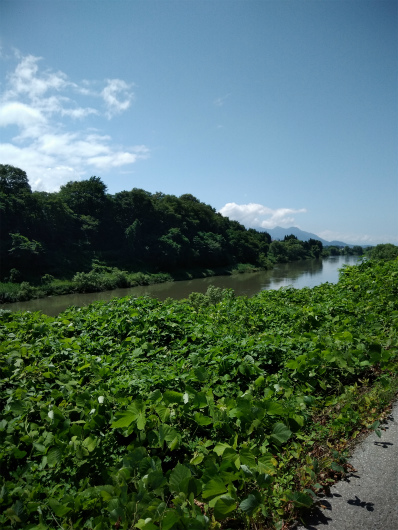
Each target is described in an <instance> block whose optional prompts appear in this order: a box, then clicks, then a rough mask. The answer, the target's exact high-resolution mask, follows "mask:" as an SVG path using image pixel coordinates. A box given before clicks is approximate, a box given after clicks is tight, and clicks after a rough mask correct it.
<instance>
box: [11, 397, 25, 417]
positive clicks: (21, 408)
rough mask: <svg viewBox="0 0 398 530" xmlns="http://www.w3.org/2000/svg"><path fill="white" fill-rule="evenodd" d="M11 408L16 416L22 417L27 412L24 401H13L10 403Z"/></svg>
mask: <svg viewBox="0 0 398 530" xmlns="http://www.w3.org/2000/svg"><path fill="white" fill-rule="evenodd" d="M10 408H11V411H12V412H13V413H14V415H15V416H20V415H21V414H23V413H24V412H25V404H24V402H23V401H13V402H12V403H10Z"/></svg>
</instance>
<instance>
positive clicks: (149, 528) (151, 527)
mask: <svg viewBox="0 0 398 530" xmlns="http://www.w3.org/2000/svg"><path fill="white" fill-rule="evenodd" d="M135 527H136V528H139V529H140V530H159V527H158V526H156V525H155V524H153V522H152V519H151V518H150V517H148V518H147V519H139V520H138V523H136V524H135Z"/></svg>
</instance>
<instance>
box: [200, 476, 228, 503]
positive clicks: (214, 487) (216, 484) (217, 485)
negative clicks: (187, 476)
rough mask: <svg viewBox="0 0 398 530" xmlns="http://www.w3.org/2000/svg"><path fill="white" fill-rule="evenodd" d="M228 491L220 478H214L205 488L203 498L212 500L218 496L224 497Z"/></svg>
mask: <svg viewBox="0 0 398 530" xmlns="http://www.w3.org/2000/svg"><path fill="white" fill-rule="evenodd" d="M226 491H227V488H226V486H225V484H224V482H223V480H222V479H221V478H220V477H214V478H213V479H211V480H210V481H209V482H208V483H207V484H205V486H204V488H203V493H202V496H203V498H204V499H210V498H212V497H216V496H217V495H222V494H223V493H225V492H226Z"/></svg>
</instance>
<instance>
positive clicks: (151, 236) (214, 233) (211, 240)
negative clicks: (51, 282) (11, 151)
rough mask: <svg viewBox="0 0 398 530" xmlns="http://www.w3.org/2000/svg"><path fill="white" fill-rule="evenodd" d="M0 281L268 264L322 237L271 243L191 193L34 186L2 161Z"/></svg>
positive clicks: (309, 251)
mask: <svg viewBox="0 0 398 530" xmlns="http://www.w3.org/2000/svg"><path fill="white" fill-rule="evenodd" d="M0 212H1V227H0V242H1V279H2V280H3V281H4V280H8V281H22V280H32V279H34V278H39V277H42V276H43V275H44V274H52V275H55V276H57V277H72V276H73V275H74V274H75V273H76V272H77V271H85V272H87V271H89V270H91V268H92V261H93V259H95V260H100V261H102V263H104V264H106V265H109V266H113V267H120V268H122V269H126V270H129V271H140V270H141V271H143V270H150V271H152V272H155V273H156V272H160V271H162V272H170V271H175V270H178V269H193V268H217V267H227V266H230V265H233V264H237V263H250V264H252V265H254V266H258V267H265V268H268V267H271V266H272V263H275V262H286V261H293V260H298V259H305V258H309V257H319V256H320V255H321V253H322V250H323V249H322V243H321V242H320V241H316V240H310V241H308V242H302V241H299V240H297V238H295V237H294V236H288V237H287V238H285V240H284V241H273V242H272V241H271V237H270V235H269V234H268V233H267V232H260V231H257V230H254V229H246V228H245V227H244V226H243V225H241V224H240V223H238V222H237V221H232V220H230V219H228V218H227V217H223V216H222V215H221V214H220V213H217V212H216V210H215V209H214V208H213V207H211V206H210V205H208V204H204V203H203V202H200V201H199V200H198V199H197V198H195V197H194V196H193V195H190V194H184V195H181V196H180V197H176V196H174V195H168V194H164V193H161V192H157V193H150V192H148V191H145V190H143V189H138V188H133V189H132V190H130V191H121V192H119V193H116V194H114V195H111V194H109V193H107V187H106V185H105V184H104V183H103V182H102V180H101V179H100V178H99V177H95V176H93V177H91V178H89V179H87V180H82V181H71V182H68V183H67V184H65V185H64V186H61V188H60V190H59V191H58V192H53V193H48V192H43V191H33V192H32V189H31V187H30V185H29V180H28V177H27V175H26V172H25V171H23V170H22V169H20V168H16V167H13V166H10V165H0Z"/></svg>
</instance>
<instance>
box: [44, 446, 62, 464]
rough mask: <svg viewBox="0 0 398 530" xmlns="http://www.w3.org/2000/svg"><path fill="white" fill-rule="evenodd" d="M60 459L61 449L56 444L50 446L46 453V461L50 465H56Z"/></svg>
mask: <svg viewBox="0 0 398 530" xmlns="http://www.w3.org/2000/svg"><path fill="white" fill-rule="evenodd" d="M61 461H62V451H61V448H60V447H58V446H54V447H50V449H49V450H48V453H47V462H48V464H49V465H50V466H56V465H57V464H60V463H61Z"/></svg>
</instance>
